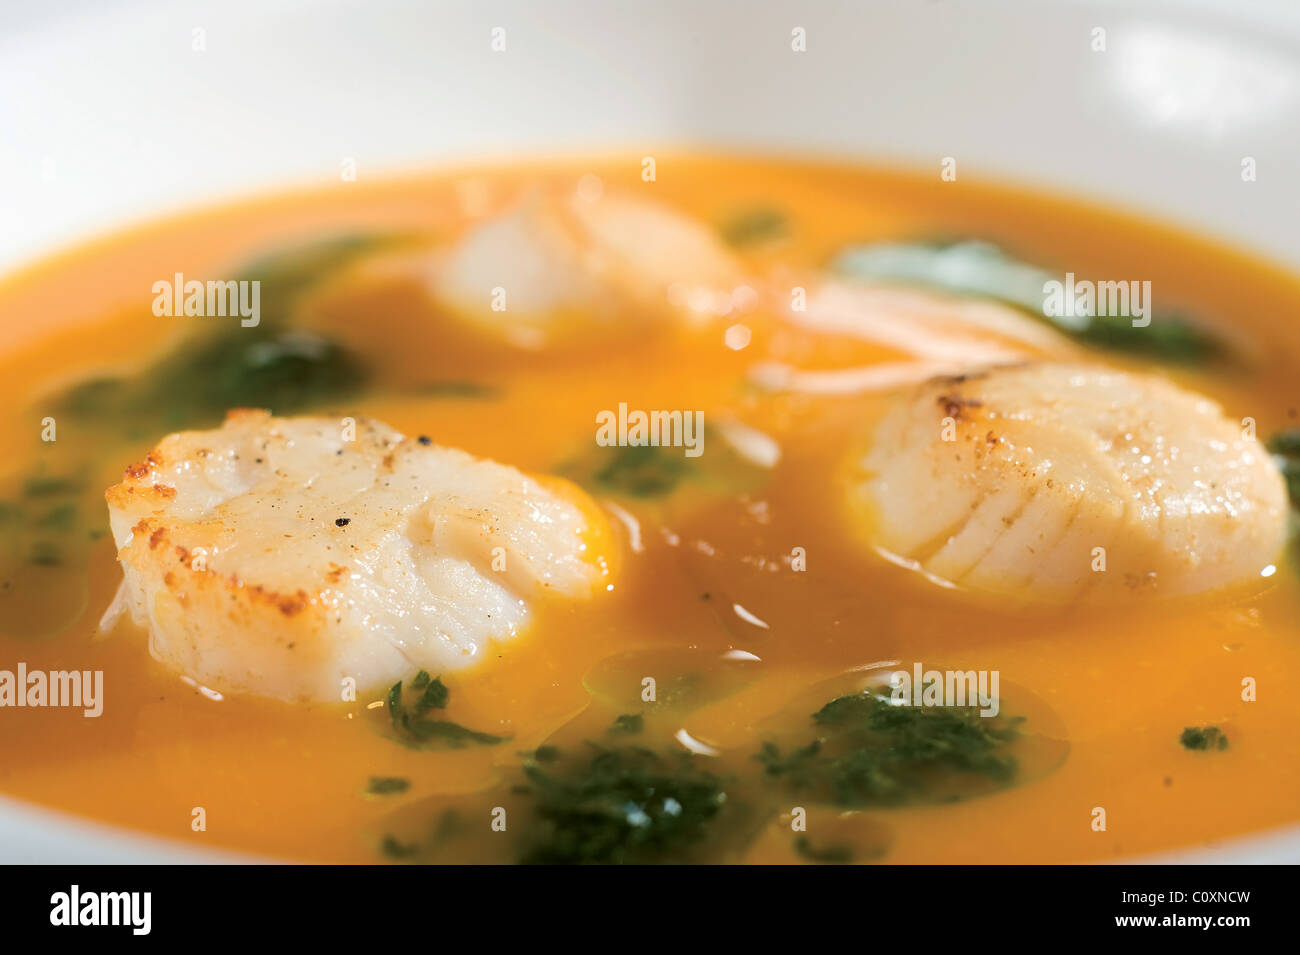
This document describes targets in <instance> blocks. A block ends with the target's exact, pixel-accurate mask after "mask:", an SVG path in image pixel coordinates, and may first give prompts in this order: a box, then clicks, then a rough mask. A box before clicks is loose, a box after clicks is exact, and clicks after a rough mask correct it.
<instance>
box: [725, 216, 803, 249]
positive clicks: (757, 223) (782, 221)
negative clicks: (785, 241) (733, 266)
mask: <svg viewBox="0 0 1300 955" xmlns="http://www.w3.org/2000/svg"><path fill="white" fill-rule="evenodd" d="M718 231H719V233H720V234H721V235H722V238H723V239H725V240H726V241H727V242H728V243H729V244H730V245H733V246H735V247H736V248H746V247H750V246H756V245H763V244H766V243H768V242H773V241H775V240H777V239H781V238H784V237H785V236H786V235H788V234H789V231H790V220H789V219H788V218H787V217H786V214H785V213H784V212H782V211H781V210H780V209H775V208H773V207H771V206H752V207H750V208H748V209H744V210H742V211H740V212H738V213H736V214H734V215H732V216H731V217H730V218H728V219H727V220H726V221H725V222H723V224H722V225H721V227H720V228H719V229H718Z"/></svg>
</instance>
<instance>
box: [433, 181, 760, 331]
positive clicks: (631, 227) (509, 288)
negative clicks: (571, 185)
mask: <svg viewBox="0 0 1300 955" xmlns="http://www.w3.org/2000/svg"><path fill="white" fill-rule="evenodd" d="M426 279H427V283H428V287H429V290H430V292H431V294H432V295H433V297H434V298H435V300H437V301H438V302H439V303H440V304H441V305H442V306H443V307H444V308H445V309H447V310H448V311H449V312H450V313H451V314H452V315H454V316H455V317H457V318H459V319H460V320H461V321H463V322H465V323H467V324H469V325H471V326H472V327H475V328H477V329H479V330H480V331H482V332H485V333H487V334H489V335H491V336H493V337H496V338H498V339H501V340H504V341H507V342H509V343H511V344H514V345H517V346H521V347H526V348H539V347H543V346H547V345H551V344H555V343H557V342H562V341H565V340H572V339H580V338H582V337H583V336H589V335H590V334H592V333H594V332H601V331H611V330H617V329H620V328H626V327H628V326H629V325H632V326H636V325H640V324H645V323H646V322H650V321H654V320H657V319H658V318H660V317H661V316H662V315H663V314H664V313H665V312H668V313H671V312H674V311H676V312H677V313H678V314H679V315H681V316H682V317H685V318H691V317H692V316H694V317H696V318H702V319H707V318H709V317H710V316H712V315H715V314H724V313H726V312H727V311H728V310H729V309H730V307H731V302H732V297H733V293H734V290H735V289H736V288H737V287H738V285H739V284H740V283H741V281H742V268H741V265H740V263H739V262H738V261H737V260H736V258H735V257H734V256H733V255H732V254H731V253H730V251H729V250H728V249H727V248H726V246H725V245H723V244H722V242H721V241H720V240H719V239H718V238H717V237H716V235H715V234H714V233H713V231H712V230H711V229H709V228H708V227H707V226H706V225H704V224H703V223H700V222H697V221H695V220H693V219H691V218H689V217H686V216H683V215H681V214H679V213H677V212H676V211H674V210H672V209H671V208H669V207H667V206H664V205H662V204H660V203H657V202H653V201H650V200H647V199H642V198H637V197H633V196H628V195H623V194H619V193H615V192H608V193H605V194H603V195H601V196H599V197H597V198H585V197H583V196H581V195H579V194H577V193H576V192H561V191H557V190H537V191H534V192H532V193H529V194H528V195H526V196H525V197H524V198H523V199H522V200H520V201H519V202H517V203H516V204H515V205H513V206H511V207H510V208H508V209H507V210H505V211H504V212H502V213H501V214H500V215H497V216H494V217H491V218H487V219H484V220H483V221H481V222H478V223H476V224H474V225H473V226H471V227H470V228H469V229H468V230H467V231H466V232H465V233H464V234H462V235H461V236H460V237H459V238H458V239H456V240H454V241H453V242H452V243H450V244H449V245H448V246H447V247H445V248H443V249H442V250H441V251H440V252H439V253H438V254H437V255H436V256H435V258H434V259H433V260H432V262H431V263H430V265H429V268H428V269H427V272H426Z"/></svg>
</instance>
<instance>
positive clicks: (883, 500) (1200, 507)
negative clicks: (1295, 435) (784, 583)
mask: <svg viewBox="0 0 1300 955" xmlns="http://www.w3.org/2000/svg"><path fill="white" fill-rule="evenodd" d="M853 471H854V481H853V485H852V489H851V492H850V493H851V496H852V498H853V500H854V501H855V503H856V504H857V505H858V506H859V507H861V508H863V509H865V514H866V520H867V526H868V527H869V528H870V534H871V539H872V541H873V543H874V545H875V546H876V547H877V548H878V549H879V550H880V551H881V552H883V553H884V554H886V555H887V556H890V557H891V558H893V559H895V560H897V561H900V562H903V563H905V564H906V565H908V566H911V567H913V568H915V569H917V570H920V571H923V572H924V573H926V574H927V575H929V576H930V577H931V578H933V579H934V580H936V581H938V582H941V583H944V584H947V585H955V586H958V587H961V588H965V589H969V590H972V591H977V592H984V593H989V594H996V595H1002V596H1010V597H1016V598H1024V599H1026V600H1028V601H1036V602H1037V601H1041V602H1049V603H1063V602H1068V601H1075V600H1083V601H1089V602H1099V603H1110V602H1120V601H1124V600H1127V599H1131V598H1134V597H1138V596H1141V595H1161V596H1168V597H1172V596H1179V595H1190V594H1198V593H1203V592H1207V591H1212V590H1217V589H1220V588H1227V587H1232V586H1234V585H1244V584H1246V583H1248V582H1250V581H1255V582H1258V581H1259V580H1260V577H1261V575H1263V576H1267V575H1269V574H1271V573H1272V570H1273V568H1272V562H1273V561H1274V560H1276V559H1277V557H1278V554H1279V551H1280V550H1281V548H1282V546H1283V544H1284V540H1285V535H1286V525H1287V513H1288V510H1287V498H1286V491H1285V487H1284V484H1283V480H1282V476H1281V474H1280V473H1279V472H1278V469H1277V467H1276V466H1275V464H1274V463H1273V461H1272V459H1271V458H1270V456H1269V454H1268V453H1267V452H1266V450H1265V449H1264V448H1263V446H1262V445H1261V444H1260V443H1259V442H1258V441H1257V440H1256V439H1255V437H1254V436H1253V434H1252V433H1250V432H1249V430H1248V429H1246V428H1245V427H1243V425H1242V424H1241V423H1239V422H1235V421H1232V420H1229V419H1228V418H1226V417H1225V416H1224V414H1223V412H1222V410H1221V409H1220V408H1219V406H1218V405H1216V404H1215V403H1214V402H1213V401H1211V400H1209V399H1207V398H1204V397H1202V396H1200V395H1197V394H1194V393H1192V392H1189V391H1186V390H1184V389H1182V388H1179V387H1177V386H1175V385H1173V384H1171V383H1169V382H1167V381H1165V380H1163V379H1160V378H1157V377H1153V376H1149V375H1142V374H1130V373H1125V372H1121V371H1115V370H1110V369H1107V368H1103V367H1090V366H1085V365H1069V364H1050V363H1049V364H1025V365H1018V366H1010V367H1001V368H993V369H988V370H984V371H981V372H977V373H974V374H968V375H962V376H956V377H943V378H935V379H933V380H931V381H928V382H926V383H924V384H922V385H920V386H919V387H917V388H915V390H912V391H910V392H909V393H908V394H906V395H905V396H903V397H901V398H900V400H899V401H898V402H897V404H896V405H895V406H894V407H893V408H892V409H891V410H890V411H888V412H887V413H886V414H885V415H884V417H883V418H882V420H881V421H880V423H879V425H878V426H877V428H876V431H875V436H874V440H873V442H872V445H871V448H870V450H869V451H868V452H867V453H866V455H865V456H864V457H863V458H862V459H860V460H858V461H856V462H855V466H854V468H853Z"/></svg>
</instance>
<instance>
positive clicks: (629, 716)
mask: <svg viewBox="0 0 1300 955" xmlns="http://www.w3.org/2000/svg"><path fill="white" fill-rule="evenodd" d="M644 728H645V717H644V716H642V715H641V714H640V713H623V714H621V715H619V717H618V718H617V719H615V720H614V725H613V726H611V727H610V728H609V731H610V732H611V733H624V734H627V735H629V736H630V735H635V734H636V733H639V732H641V730H643V729H644Z"/></svg>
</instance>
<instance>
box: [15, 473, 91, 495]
mask: <svg viewBox="0 0 1300 955" xmlns="http://www.w3.org/2000/svg"><path fill="white" fill-rule="evenodd" d="M84 487H85V482H84V481H82V480H80V479H78V478H73V477H50V476H48V475H44V474H33V475H32V476H31V477H29V478H27V480H25V481H24V482H23V496H24V497H52V496H54V495H56V494H75V493H76V492H78V491H80V490H82V489H83V488H84Z"/></svg>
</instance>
